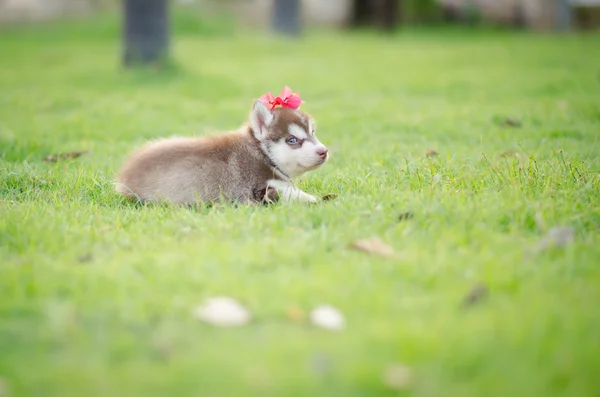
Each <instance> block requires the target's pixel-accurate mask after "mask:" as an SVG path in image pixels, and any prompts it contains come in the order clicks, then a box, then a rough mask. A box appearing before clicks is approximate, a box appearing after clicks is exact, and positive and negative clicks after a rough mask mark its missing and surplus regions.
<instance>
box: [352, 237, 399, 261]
mask: <svg viewBox="0 0 600 397" xmlns="http://www.w3.org/2000/svg"><path fill="white" fill-rule="evenodd" d="M350 247H351V248H353V249H355V250H359V251H363V252H366V253H368V254H374V255H380V256H386V257H389V256H392V255H394V250H393V249H392V247H390V246H389V245H387V244H386V243H384V242H383V241H381V240H380V239H379V238H377V237H371V238H367V239H364V240H357V241H355V242H353V243H352V244H351V245H350Z"/></svg>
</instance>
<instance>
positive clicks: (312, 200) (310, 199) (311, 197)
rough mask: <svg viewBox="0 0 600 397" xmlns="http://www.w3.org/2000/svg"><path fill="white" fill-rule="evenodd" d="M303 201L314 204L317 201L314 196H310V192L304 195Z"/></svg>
mask: <svg viewBox="0 0 600 397" xmlns="http://www.w3.org/2000/svg"><path fill="white" fill-rule="evenodd" d="M303 201H304V202H306V203H311V204H314V203H316V202H317V198H316V197H315V196H311V195H310V194H307V195H306V197H304V200H303Z"/></svg>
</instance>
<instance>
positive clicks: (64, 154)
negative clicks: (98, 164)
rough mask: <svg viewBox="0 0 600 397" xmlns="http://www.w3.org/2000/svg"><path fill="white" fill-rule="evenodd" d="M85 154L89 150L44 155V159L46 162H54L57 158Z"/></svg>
mask: <svg viewBox="0 0 600 397" xmlns="http://www.w3.org/2000/svg"><path fill="white" fill-rule="evenodd" d="M86 154H90V151H89V150H86V151H84V152H71V153H58V154H51V155H50V156H46V157H45V158H44V161H46V162H48V163H55V162H57V161H59V160H64V159H74V158H77V157H80V156H85V155H86Z"/></svg>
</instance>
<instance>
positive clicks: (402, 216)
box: [398, 211, 414, 222]
mask: <svg viewBox="0 0 600 397" xmlns="http://www.w3.org/2000/svg"><path fill="white" fill-rule="evenodd" d="M413 216H414V214H413V213H412V212H410V211H407V212H403V213H402V214H400V215H398V222H402V221H405V220H407V219H410V218H412V217H413Z"/></svg>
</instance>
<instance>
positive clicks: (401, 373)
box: [383, 364, 413, 390]
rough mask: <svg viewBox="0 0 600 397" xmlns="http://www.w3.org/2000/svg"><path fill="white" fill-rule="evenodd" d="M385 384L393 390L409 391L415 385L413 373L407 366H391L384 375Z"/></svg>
mask: <svg viewBox="0 0 600 397" xmlns="http://www.w3.org/2000/svg"><path fill="white" fill-rule="evenodd" d="M383 383H385V384H386V385H387V386H388V387H390V388H392V389H397V390H400V389H408V388H410V387H411V386H412V383H413V371H412V369H411V368H410V367H408V366H406V365H402V364H394V365H390V366H389V367H387V368H386V369H385V372H384V373H383Z"/></svg>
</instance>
